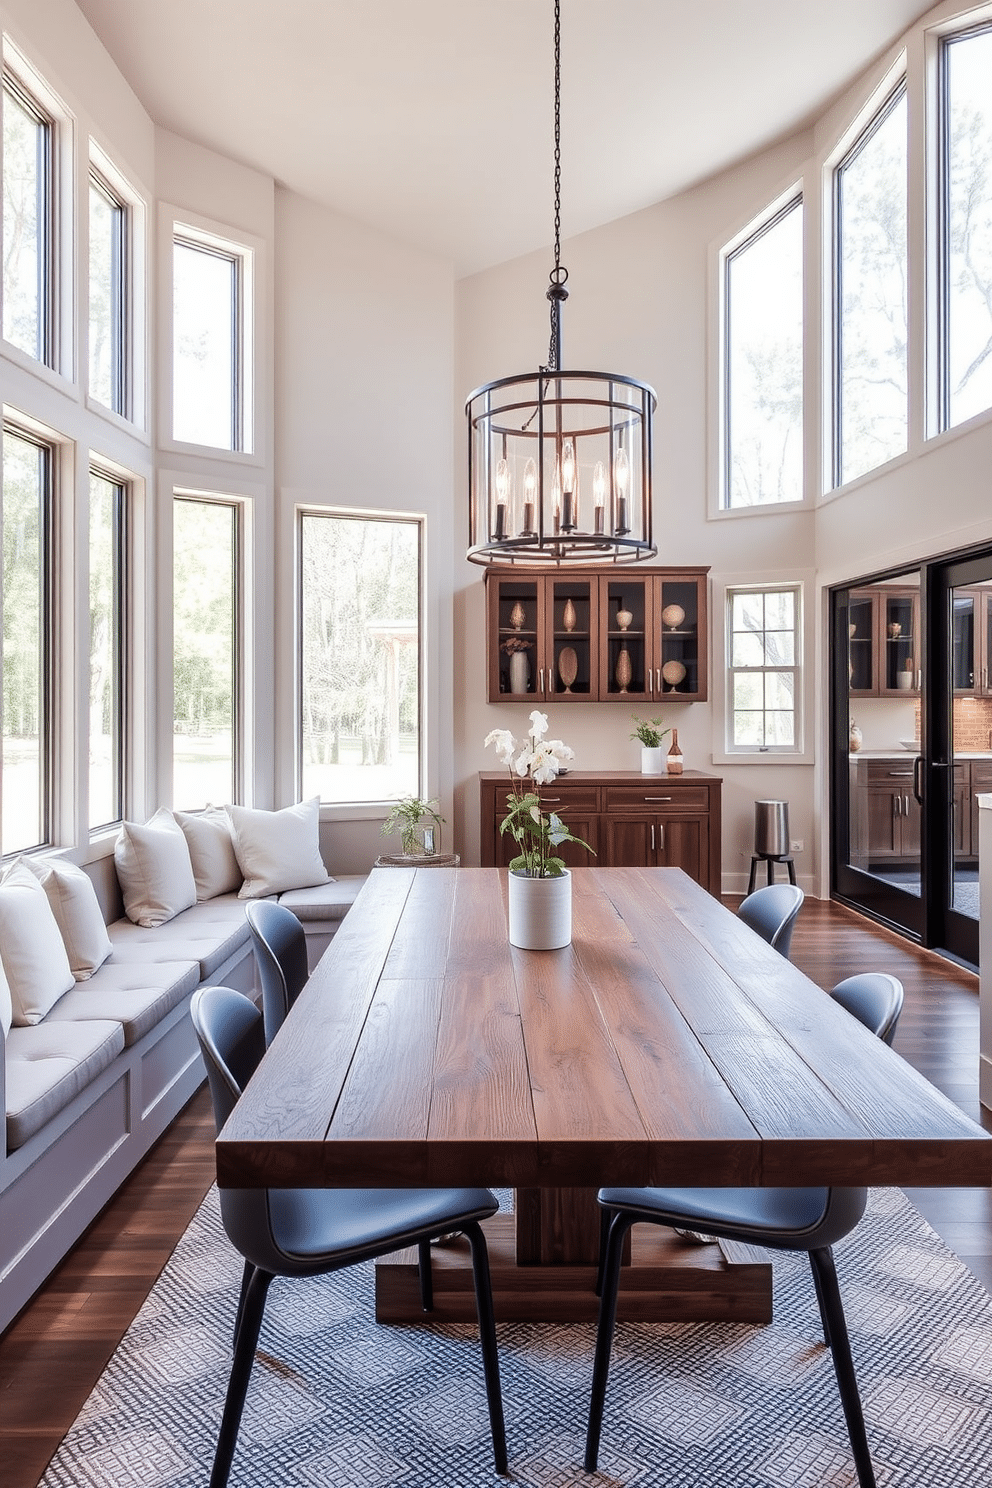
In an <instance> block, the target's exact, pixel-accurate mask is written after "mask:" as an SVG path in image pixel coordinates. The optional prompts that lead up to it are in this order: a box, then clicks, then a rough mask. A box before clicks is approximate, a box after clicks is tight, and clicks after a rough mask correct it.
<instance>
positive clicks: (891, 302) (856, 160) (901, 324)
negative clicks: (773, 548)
mask: <svg viewBox="0 0 992 1488" xmlns="http://www.w3.org/2000/svg"><path fill="white" fill-rule="evenodd" d="M834 179H835V189H836V235H837V242H836V251H835V260H834V263H835V275H836V283H835V377H836V381H835V390H834V472H833V479H834V484H835V485H842V484H844V483H845V482H846V481H852V480H856V479H857V477H858V476H859V475H864V474H865V473H866V472H867V471H869V470H874V469H875V468H876V467H877V466H879V465H881V464H883V463H884V462H885V461H886V460H891V459H893V458H894V457H895V456H896V455H899V454H902V453H903V451H904V450H905V449H906V445H907V435H908V411H909V410H908V387H909V383H908V371H907V369H908V356H907V341H908V304H907V277H908V261H907V233H906V213H907V110H906V88H905V84H904V83H901V84H900V85H899V87H898V88H896V90H895V91H894V92H893V93H892V94H891V95H890V96H889V98H888V100H887V101H886V103H885V104H884V105H883V106H882V108H881V109H880V110H879V111H878V112H877V113H876V115H875V117H874V118H873V119H872V121H871V123H870V124H869V125H868V127H867V128H866V129H865V130H864V131H863V132H862V133H861V134H860V135H859V137H858V139H857V140H856V142H855V144H854V145H853V147H852V148H851V149H850V150H849V151H848V153H847V154H846V155H845V157H844V159H843V160H842V161H841V163H840V165H839V166H838V167H837V170H836V172H835V178H834Z"/></svg>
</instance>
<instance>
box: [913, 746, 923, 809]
mask: <svg viewBox="0 0 992 1488" xmlns="http://www.w3.org/2000/svg"><path fill="white" fill-rule="evenodd" d="M913 795H914V796H915V797H916V799H917V801H918V802H919V804H920V805H921V806H922V805H923V756H922V754H918V755H917V756H916V758H915V759H914V761H913Z"/></svg>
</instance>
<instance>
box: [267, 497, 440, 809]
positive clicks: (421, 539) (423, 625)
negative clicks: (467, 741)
mask: <svg viewBox="0 0 992 1488" xmlns="http://www.w3.org/2000/svg"><path fill="white" fill-rule="evenodd" d="M307 517H332V518H334V517H338V518H347V519H350V520H353V521H354V520H357V521H366V522H394V523H395V522H403V523H406V524H408V525H412V526H415V527H416V529H417V554H418V568H419V574H418V586H417V670H418V684H417V705H418V712H417V740H418V744H417V755H418V785H417V793H418V794H419V795H420V796H421V797H423V798H426V797H427V796H428V795H429V794H430V792H429V788H428V784H427V779H428V774H429V768H428V743H429V741H428V731H427V691H428V669H427V595H426V588H425V585H426V571H427V519H426V517H425V516H424V515H423V513H420V512H409V511H387V510H380V509H378V508H370V507H357V508H356V507H340V506H334V507H329V506H321V505H319V504H317V503H314V502H303V503H300V504H299V505H298V506H297V507H296V513H295V522H294V527H295V546H296V553H295V586H294V587H295V590H296V615H295V624H294V640H295V648H294V649H295V658H296V678H295V684H296V685H295V688H294V730H293V732H294V754H295V759H294V782H293V788H294V791H295V793H296V796H297V798H298V799H299V798H300V797H301V796H302V793H303V522H304V519H305V518H307ZM396 799H397V798H396V797H395V796H392V797H383V798H380V797H369V798H367V799H365V800H361V801H327V800H323V799H322V800H321V802H320V812H321V818H322V819H324V818H327V819H331V818H333V819H335V820H338V821H342V820H344V821H346V820H351V819H355V820H360V819H364V817H365V815H366V812H367V810H368V808H370V807H371V808H372V809H373V811H374V812H375V813H376V814H378V813H379V811H380V808H387V807H389V806H390V805H392V804H393V802H394V801H395V800H396ZM383 814H384V813H383Z"/></svg>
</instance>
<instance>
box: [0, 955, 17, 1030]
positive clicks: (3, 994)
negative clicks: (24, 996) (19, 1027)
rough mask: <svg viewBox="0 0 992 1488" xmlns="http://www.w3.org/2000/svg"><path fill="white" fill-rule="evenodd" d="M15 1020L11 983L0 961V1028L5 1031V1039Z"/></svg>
mask: <svg viewBox="0 0 992 1488" xmlns="http://www.w3.org/2000/svg"><path fill="white" fill-rule="evenodd" d="M13 1018H14V1006H13V1003H12V1002H11V1000H10V983H9V982H8V981H7V973H6V972H5V971H4V969H3V962H2V961H0V1028H2V1029H3V1036H4V1038H6V1037H7V1035H8V1033H9V1032H10V1025H11V1023H12V1022H13Z"/></svg>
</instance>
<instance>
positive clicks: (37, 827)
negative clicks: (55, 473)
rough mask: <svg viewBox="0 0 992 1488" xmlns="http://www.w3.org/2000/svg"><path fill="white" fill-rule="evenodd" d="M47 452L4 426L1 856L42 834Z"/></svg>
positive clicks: (45, 830)
mask: <svg viewBox="0 0 992 1488" xmlns="http://www.w3.org/2000/svg"><path fill="white" fill-rule="evenodd" d="M53 463H54V462H53V452H52V450H51V448H50V447H49V446H48V445H45V444H41V443H36V442H35V441H34V440H33V439H31V438H30V437H28V436H27V435H26V434H23V433H22V432H20V431H19V430H14V429H11V428H5V429H4V432H3V789H2V803H0V804H2V833H0V836H2V848H3V852H4V854H7V853H11V852H19V851H21V850H23V849H24V848H29V847H37V846H38V845H39V844H41V843H44V842H47V841H48V838H49V817H48V796H49V790H48V776H49V726H48V720H49V717H50V708H49V696H48V692H49V679H50V675H51V667H50V636H51V633H52V609H51V583H50V579H51V574H50V557H49V555H50V551H51V540H50V524H51V499H52V469H53Z"/></svg>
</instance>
